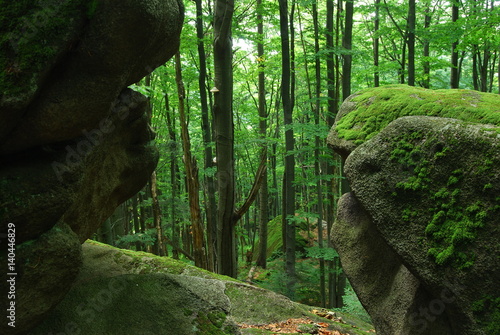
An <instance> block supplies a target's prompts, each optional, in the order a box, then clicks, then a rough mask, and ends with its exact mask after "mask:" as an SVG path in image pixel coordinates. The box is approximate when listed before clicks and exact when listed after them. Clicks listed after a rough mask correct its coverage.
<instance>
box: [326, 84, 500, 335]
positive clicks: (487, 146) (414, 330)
mask: <svg viewBox="0 0 500 335" xmlns="http://www.w3.org/2000/svg"><path fill="white" fill-rule="evenodd" d="M390 91H391V88H381V89H379V90H377V89H374V90H369V92H362V93H361V94H358V96H360V95H363V94H365V97H368V96H371V98H370V97H368V98H367V100H365V102H364V104H357V105H356V103H354V104H355V105H354V106H353V105H352V104H353V102H352V101H353V100H355V99H356V97H353V98H352V99H351V100H350V101H348V102H347V103H348V104H351V106H348V107H349V108H350V112H348V113H344V114H343V115H340V116H339V118H338V119H337V123H336V125H335V126H334V128H332V132H331V134H330V144H331V145H332V146H333V147H334V149H336V150H337V151H338V152H339V153H342V154H343V155H344V157H346V158H347V160H346V162H345V173H346V176H347V179H348V180H349V183H350V186H351V189H352V192H351V193H349V194H346V195H344V196H343V198H342V199H341V201H340V203H339V207H338V208H339V210H338V218H337V220H336V222H335V227H334V229H332V236H331V238H332V240H333V242H334V244H335V245H336V247H337V249H338V251H339V254H340V257H341V260H342V265H343V268H344V270H345V272H346V274H347V276H348V277H349V279H350V281H351V283H352V285H353V287H354V289H355V290H356V292H357V294H358V295H359V298H360V300H361V302H362V303H363V304H364V306H365V307H366V309H367V311H368V313H369V314H370V315H371V316H372V319H373V322H374V325H375V327H376V329H377V333H379V334H394V335H396V334H397V335H401V334H436V335H437V334H443V335H446V334H485V335H486V334H499V333H500V329H499V326H498V325H499V324H500V323H499V320H500V295H499V292H498V289H497V285H496V284H495V283H498V282H500V262H499V260H498V254H499V253H500V245H499V243H498V237H499V236H500V231H499V229H500V228H499V224H500V221H499V218H500V199H499V197H498V194H500V135H499V133H500V132H499V130H500V129H499V128H498V126H497V125H498V124H500V122H497V121H495V120H497V118H498V115H499V113H498V111H500V97H499V96H495V95H493V94H490V95H488V94H480V93H477V92H467V91H451V92H450V93H445V92H443V91H438V92H437V93H436V94H437V96H441V97H444V96H446V95H447V94H451V95H462V97H464V96H475V103H474V105H475V106H472V105H471V103H470V102H468V103H467V104H468V105H467V106H462V107H460V106H458V105H454V104H453V103H450V102H447V103H446V104H448V107H447V108H445V107H443V108H442V114H443V115H446V116H450V113H451V112H453V113H454V115H455V116H457V117H458V116H461V118H462V119H471V118H472V119H474V120H475V121H476V122H477V121H484V120H487V121H488V122H492V123H493V125H491V124H481V123H471V122H466V121H460V120H457V119H451V118H440V117H430V116H407V117H400V118H397V117H398V116H400V115H401V114H403V115H405V114H413V112H414V111H415V110H420V112H422V109H419V108H418V106H417V105H413V107H411V106H410V107H409V105H408V104H404V103H403V104H401V105H400V106H399V110H398V108H397V106H398V104H397V103H396V102H392V103H393V104H392V103H391V101H390V100H391V99H392V98H390V97H389V98H388V96H389V95H391V94H392V96H398V95H399V97H401V96H404V95H406V98H407V99H406V100H405V101H408V99H412V98H413V97H414V94H416V93H415V91H414V89H413V88H408V90H407V91H406V92H404V87H401V86H398V87H396V91H397V92H392V93H390ZM418 91H420V92H421V93H420V94H421V95H422V96H424V95H425V96H432V95H433V92H432V91H427V90H422V89H419V90H418ZM383 97H386V99H384V98H383ZM415 99H416V100H418V101H419V104H420V105H422V106H423V105H425V104H426V102H425V98H422V100H420V99H419V98H416V97H415ZM442 99H444V98H442ZM465 99H466V98H463V99H460V100H459V102H460V101H464V100H465ZM430 100H431V102H429V104H430V105H436V104H438V105H442V104H445V102H444V100H443V101H436V100H432V99H430ZM366 101H370V102H369V103H367V102H366ZM399 101H400V102H401V100H399ZM432 101H434V102H432ZM459 102H456V103H457V104H458V103H459ZM485 105H487V106H489V107H485V108H484V110H481V113H478V110H475V108H477V109H479V108H481V107H484V106H485ZM387 106H393V107H392V109H390V110H388V111H387V114H389V115H390V114H391V113H392V114H393V115H396V118H395V120H394V121H392V122H387V124H383V123H381V124H379V123H377V122H375V123H371V126H370V127H371V130H369V128H368V126H367V120H368V119H369V118H370V117H369V116H368V114H363V113H365V112H366V109H367V108H369V109H370V110H371V111H373V114H374V115H372V116H374V117H375V118H377V117H382V115H383V111H384V108H386V107H387ZM453 106H455V107H456V108H455V109H454V107H453ZM460 108H464V111H463V113H461V112H460ZM401 109H405V111H404V112H401ZM428 110H432V109H431V108H429V109H428ZM450 110H451V111H450ZM474 110H475V112H474ZM488 110H489V111H488ZM351 112H353V114H358V113H359V114H358V115H357V116H356V115H351V117H350V118H349V120H351V121H349V122H351V125H350V126H349V127H347V126H346V127H345V128H344V129H342V128H339V127H338V125H339V124H340V123H341V122H340V120H341V119H342V118H344V117H346V116H349V115H350V113H351ZM377 115H378V116H377ZM479 116H480V117H479ZM387 117H388V116H387ZM352 120H358V121H359V124H358V123H356V122H355V121H352ZM372 121H373V120H372ZM369 122H371V121H369ZM346 124H347V123H344V125H346ZM362 129H365V133H364V134H361V133H362V131H361V130H362ZM342 132H344V133H343V135H342ZM349 133H350V135H348V134H349ZM355 133H356V134H357V135H356V136H355V135H354V134H355Z"/></svg>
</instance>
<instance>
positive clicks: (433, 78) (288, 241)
mask: <svg viewBox="0 0 500 335" xmlns="http://www.w3.org/2000/svg"><path fill="white" fill-rule="evenodd" d="M185 6H186V17H185V23H184V28H183V32H182V37H181V48H180V52H179V53H178V54H177V55H176V57H175V59H172V60H171V61H169V62H168V63H167V64H165V65H163V66H161V67H159V68H157V69H156V70H155V71H154V72H153V73H152V74H151V75H149V76H148V77H146V78H145V79H143V80H142V81H141V82H140V83H137V84H136V85H132V86H131V88H132V89H134V90H138V91H140V92H141V93H143V94H145V95H147V96H148V97H149V99H150V105H151V126H152V128H153V129H154V131H155V132H156V145H157V147H158V148H159V150H160V161H159V163H158V167H157V169H156V171H155V173H153V175H152V176H151V179H150V181H149V183H148V185H147V186H146V187H145V188H144V189H143V190H142V191H140V192H139V193H138V194H137V195H135V196H134V197H132V198H131V199H130V200H128V201H126V202H125V203H123V204H122V205H121V206H120V207H119V208H118V209H117V210H116V212H115V213H114V214H113V215H112V216H111V217H110V218H109V219H108V220H107V221H106V222H105V224H104V225H103V226H102V227H101V228H100V230H99V231H98V232H97V234H96V235H95V236H94V238H95V239H96V240H99V241H102V242H105V243H108V244H111V245H115V246H118V247H122V248H129V249H133V250H138V251H148V252H152V253H155V254H158V255H162V256H170V257H174V258H177V259H182V260H184V261H186V262H191V263H193V264H195V265H197V266H199V267H202V268H205V269H208V270H210V271H214V272H218V273H221V274H225V275H229V276H232V277H238V278H240V279H248V280H251V281H253V282H255V283H257V284H261V285H263V286H265V287H267V288H271V289H273V290H275V291H278V292H280V293H284V294H286V295H288V296H290V297H292V298H294V299H296V300H300V301H302V302H306V303H310V304H315V305H321V306H325V307H342V306H344V305H345V304H347V305H350V304H351V300H353V299H355V298H354V297H353V296H354V295H353V294H352V291H351V290H350V289H349V285H348V283H346V279H345V276H344V275H343V273H342V270H341V266H340V262H339V259H338V255H337V254H336V252H335V250H334V249H333V246H332V245H331V244H330V242H329V239H328V238H327V236H329V235H330V233H331V226H332V223H333V220H334V215H335V211H336V209H335V204H336V201H337V199H338V198H339V197H340V195H341V194H342V193H343V192H345V191H346V189H347V187H348V186H347V185H345V182H344V179H343V178H342V173H341V172H342V171H341V170H342V164H341V160H340V157H337V156H335V155H334V153H333V152H332V151H331V150H330V149H328V148H327V146H326V137H327V134H328V131H329V129H330V127H331V125H332V124H333V121H334V119H335V115H336V114H337V112H338V109H339V106H340V104H341V102H342V101H343V100H344V99H345V98H346V97H347V96H349V95H350V94H351V92H356V91H358V90H360V89H362V88H366V87H376V86H381V85H386V84H408V85H412V86H421V87H424V88H431V89H446V88H465V89H474V90H479V91H483V92H494V93H498V94H500V76H499V72H500V1H493V0H489V1H488V0H461V1H460V0H459V1H455V2H453V1H435V0H426V1H419V2H418V3H417V2H416V1H414V0H408V1H396V0H382V1H381V0H373V1H340V0H339V1H334V0H326V1H316V0H298V1H293V2H290V3H288V2H287V1H286V0H279V1H278V2H276V1H269V0H240V1H237V2H236V3H234V2H233V0H215V2H213V1H212V0H194V1H186V2H185ZM318 222H320V223H322V224H319V225H318ZM333 233H334V232H333ZM254 265H257V266H258V267H255V266H254ZM266 269H267V270H266ZM249 272H250V273H249ZM247 277H248V278H247ZM266 285H267V286H266ZM352 306H354V304H353V303H352V304H351V307H352Z"/></svg>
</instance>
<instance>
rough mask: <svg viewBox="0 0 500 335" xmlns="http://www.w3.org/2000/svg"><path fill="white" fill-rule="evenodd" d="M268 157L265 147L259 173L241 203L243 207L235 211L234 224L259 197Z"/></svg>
mask: <svg viewBox="0 0 500 335" xmlns="http://www.w3.org/2000/svg"><path fill="white" fill-rule="evenodd" d="M266 157H267V148H264V149H263V152H262V154H261V159H260V164H259V168H258V169H257V173H256V174H255V180H254V182H253V185H252V189H251V190H250V194H249V195H248V197H247V199H246V200H245V202H244V203H243V205H241V207H240V208H239V209H238V210H236V211H235V212H234V215H233V221H234V224H236V223H237V222H238V220H239V219H241V217H242V216H243V215H245V213H246V212H247V211H248V209H249V208H250V206H251V205H252V203H253V202H254V201H255V198H257V194H258V193H259V189H260V185H262V177H263V176H264V172H266V169H267V160H266Z"/></svg>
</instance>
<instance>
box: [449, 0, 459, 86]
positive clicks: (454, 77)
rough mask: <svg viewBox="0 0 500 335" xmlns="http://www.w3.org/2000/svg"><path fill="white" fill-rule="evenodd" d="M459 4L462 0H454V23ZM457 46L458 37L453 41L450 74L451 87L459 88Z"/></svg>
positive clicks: (456, 19) (452, 19)
mask: <svg viewBox="0 0 500 335" xmlns="http://www.w3.org/2000/svg"><path fill="white" fill-rule="evenodd" d="M459 5H460V0H454V1H453V5H452V7H451V21H452V22H453V23H455V22H457V21H458V18H459ZM457 46H458V39H457V40H455V41H453V43H452V45H451V76H450V87H451V88H459V83H460V77H459V68H458V51H457Z"/></svg>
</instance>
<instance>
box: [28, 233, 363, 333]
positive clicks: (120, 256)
mask: <svg viewBox="0 0 500 335" xmlns="http://www.w3.org/2000/svg"><path fill="white" fill-rule="evenodd" d="M82 247H83V266H82V270H81V272H80V274H79V275H78V277H77V280H76V281H75V284H74V286H73V287H72V288H71V290H70V292H69V293H68V294H67V295H66V297H65V298H64V300H63V301H62V302H61V304H59V305H58V306H57V307H56V308H55V309H54V310H53V311H52V312H51V313H50V314H49V315H47V316H46V317H45V319H44V322H43V323H42V324H40V325H39V326H38V327H37V328H35V329H33V330H32V331H31V332H30V334H33V335H38V334H50V333H53V334H61V333H66V334H68V333H71V334H96V335H100V334H102V335H113V334H145V335H148V334H151V335H152V334H154V335H162V334H165V335H171V334H175V335H193V334H200V335H208V334H214V335H224V334H226V335H230V334H240V327H239V326H238V325H240V324H246V325H262V324H268V323H275V322H283V321H286V320H287V319H289V318H302V317H309V318H311V319H313V320H317V321H318V322H319V321H320V320H322V321H323V322H327V323H330V322H331V321H330V320H328V319H320V318H319V317H318V316H316V315H315V314H313V313H311V309H312V308H311V307H308V306H304V305H300V304H297V303H294V302H292V301H290V300H289V299H288V298H286V297H284V296H282V295H279V294H276V293H273V292H271V291H267V290H264V289H261V288H257V287H255V286H251V285H248V284H245V283H242V282H239V281H236V280H234V279H232V278H229V277H225V276H220V275H215V274H213V273H210V272H208V271H205V270H201V269H199V268H196V267H194V266H192V265H189V264H186V263H184V262H181V261H176V260H173V259H171V258H168V257H159V256H155V255H152V254H148V253H146V252H135V251H130V250H123V249H118V248H114V247H111V246H109V245H105V244H101V243H98V242H94V241H87V242H86V243H84V244H83V246H82ZM342 316H344V315H343V314H342ZM344 319H345V320H350V319H352V320H356V319H354V318H352V317H348V316H345V317H344ZM355 322H357V325H358V326H357V328H356V331H359V333H365V330H366V329H370V328H369V327H370V325H367V324H365V323H362V322H360V321H359V320H357V321H355ZM331 323H332V326H331V329H338V330H342V332H343V333H348V334H358V332H351V331H350V329H353V328H352V326H351V324H341V323H339V324H338V325H336V324H335V322H331ZM345 329H347V330H345Z"/></svg>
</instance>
